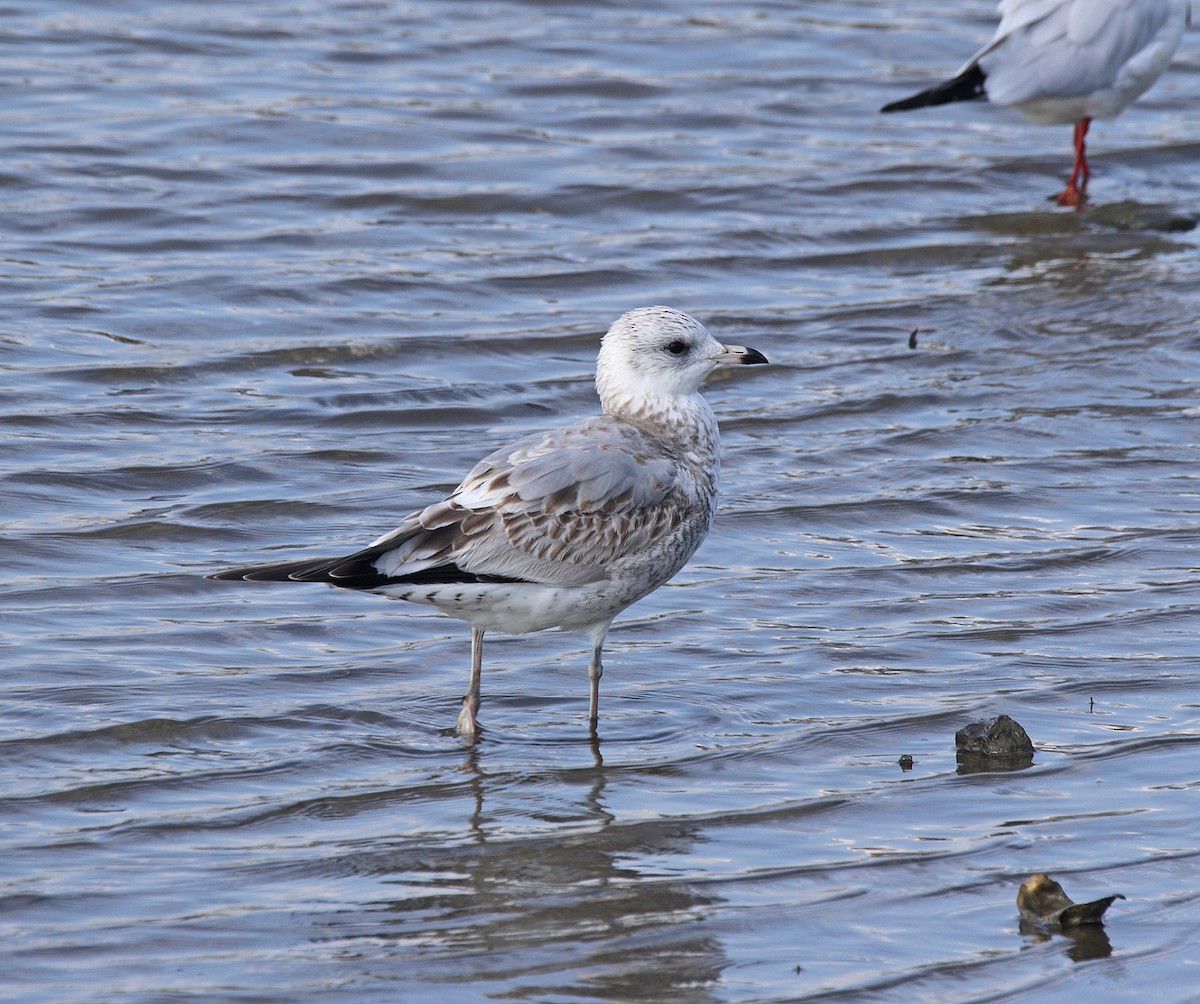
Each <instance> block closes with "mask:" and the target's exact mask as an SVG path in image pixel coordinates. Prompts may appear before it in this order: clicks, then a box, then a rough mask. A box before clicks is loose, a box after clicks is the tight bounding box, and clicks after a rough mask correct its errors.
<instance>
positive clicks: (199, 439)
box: [0, 0, 1200, 1002]
mask: <svg viewBox="0 0 1200 1004" xmlns="http://www.w3.org/2000/svg"><path fill="white" fill-rule="evenodd" d="M991 8H992V5H991V3H990V0H971V2H970V3H964V4H962V5H961V6H960V7H958V8H955V10H954V11H952V12H949V13H948V11H947V8H946V7H945V5H938V4H933V3H930V2H928V0H920V2H917V3H913V4H908V5H899V4H884V3H861V2H860V3H849V2H828V3H810V4H796V3H780V2H768V3H755V4H750V3H743V2H740V0H733V2H731V3H726V4H722V5H720V6H715V5H712V6H708V7H705V6H703V5H701V6H699V7H697V6H696V5H695V4H683V3H676V2H664V3H660V4H655V5H649V6H647V5H636V4H623V3H615V2H614V3H586V4H585V3H575V4H549V3H539V2H534V0H528V2H508V3H486V4H476V3H456V2H451V0H439V2H415V3H407V4H390V3H385V2H365V0H364V2H349V3H321V4H317V3H312V2H310V0H291V2H287V3H283V2H277V3H272V2H255V3H240V2H239V3H233V2H224V3H221V2H215V3H214V2H208V3H204V4H190V3H177V4H158V3H136V2H129V3H123V4H92V3H82V2H80V3H67V2H57V0H50V2H41V3H32V2H21V0H18V2H15V3H10V4H8V5H7V7H6V8H5V11H4V18H3V22H2V24H3V32H4V38H3V45H2V46H0V59H2V60H3V70H4V73H3V77H2V79H3V80H4V81H5V84H4V101H3V102H2V103H0V119H2V120H3V125H4V131H5V136H6V145H7V157H6V161H5V164H4V166H3V168H2V169H0V200H2V202H3V217H2V219H3V231H2V234H3V244H2V245H0V256H2V262H3V269H2V273H0V292H2V295H3V298H4V304H5V310H4V316H3V321H2V322H0V364H2V365H3V374H4V379H3V383H2V385H0V387H2V392H0V422H2V425H3V429H4V436H3V439H2V440H0V443H2V449H0V506H2V508H3V512H4V522H5V526H6V531H5V538H4V554H5V564H6V568H7V576H6V582H5V595H4V602H3V609H4V620H3V629H2V630H3V638H2V648H0V652H2V655H3V666H4V670H5V672H4V675H3V682H2V688H3V713H2V717H0V723H2V726H0V727H2V732H0V791H2V793H3V801H2V803H0V812H2V815H0V819H2V825H0V905H2V910H0V932H2V934H3V938H2V939H0V945H2V947H0V953H2V955H3V960H4V972H5V974H6V980H7V982H8V990H7V991H6V995H5V996H6V998H10V999H14V1000H22V1001H26V1000H27V1001H60V1000H61V1001H67V1000H70V1001H113V1000H122V1001H155V1002H159V1001H169V1000H183V999H188V1000H255V1001H296V1000H317V999H319V1000H322V1001H325V1000H328V1001H342V1000H345V1001H394V1000H403V1001H435V1000H436V1001H444V1000H449V999H453V1000H479V999H485V998H487V999H491V998H502V999H514V1000H536V1001H579V1000H596V1001H623V1002H631V1001H661V1000H672V1001H691V1002H709V1001H712V1002H717V1001H784V1000H788V1001H792V1000H819V999H827V998H829V999H831V998H833V997H836V998H837V999H838V1000H868V999H869V1000H896V1001H910V1000H916V999H921V1000H939V1001H966V1000H983V999H987V1000H1013V1001H1016V1000H1020V1001H1031V1000H1046V1001H1049V1000H1062V999H1064V996H1065V995H1067V994H1087V995H1090V997H1091V998H1092V999H1096V1000H1115V999H1122V1000H1133V999H1142V998H1143V997H1144V995H1145V993H1146V992H1147V990H1146V988H1147V987H1152V988H1153V992H1154V994H1155V995H1156V997H1157V998H1159V999H1163V1000H1176V1001H1178V1000H1200V996H1197V991H1196V989H1195V988H1196V987H1197V986H1198V985H1200V971H1198V969H1197V963H1196V961H1195V944H1196V941H1197V937H1198V936H1200V867H1198V866H1200V822H1198V821H1197V819H1198V815H1200V814H1198V813H1197V801H1196V798H1197V788H1198V787H1200V767H1198V764H1200V760H1198V753H1200V707H1198V694H1197V687H1196V683H1197V675H1198V673H1197V671H1198V669H1200V656H1198V652H1197V647H1198V646H1197V637H1198V633H1200V594H1198V586H1200V529H1198V527H1200V516H1198V513H1200V475H1198V474H1197V471H1198V469H1200V464H1198V462H1200V456H1198V453H1200V451H1198V449H1197V445H1196V443H1197V428H1198V424H1197V423H1198V421H1200V402H1198V401H1197V393H1196V391H1197V382H1196V373H1197V371H1198V369H1200V336H1198V334H1197V327H1196V319H1197V316H1198V313H1200V311H1198V307H1200V265H1198V258H1197V253H1196V252H1197V246H1198V244H1200V238H1198V237H1197V234H1196V233H1195V232H1193V231H1191V230H1190V229H1188V228H1189V227H1190V225H1191V223H1192V222H1193V221H1194V218H1195V215H1196V214H1197V212H1200V185H1198V184H1197V180H1196V171H1195V161H1196V155H1197V151H1200V127H1198V126H1197V123H1196V119H1195V114H1194V106H1195V101H1194V95H1195V91H1196V88H1197V86H1198V83H1197V65H1198V64H1197V57H1196V49H1195V42H1194V36H1189V37H1186V38H1185V41H1184V45H1183V47H1182V49H1181V53H1180V55H1179V56H1178V58H1177V60H1176V64H1175V66H1174V67H1173V68H1172V70H1171V71H1170V73H1169V74H1168V75H1167V77H1165V78H1164V80H1163V81H1162V82H1160V84H1159V85H1158V86H1157V87H1156V88H1155V89H1154V90H1153V91H1151V92H1150V93H1149V94H1148V95H1147V96H1146V97H1145V98H1144V99H1143V100H1142V101H1141V102H1139V103H1138V104H1137V105H1136V106H1135V107H1134V108H1133V109H1132V110H1131V111H1130V112H1128V113H1127V114H1126V115H1125V116H1124V117H1122V118H1121V119H1120V120H1118V121H1117V122H1116V123H1111V124H1099V125H1098V126H1097V128H1096V129H1094V134H1095V135H1094V139H1093V158H1094V165H1093V166H1094V174H1093V180H1092V195H1093V200H1094V201H1093V205H1092V207H1091V208H1090V209H1089V210H1087V211H1086V212H1084V213H1082V214H1075V213H1072V212H1069V211H1062V210H1058V209H1054V208H1051V207H1050V206H1049V204H1048V203H1047V202H1046V201H1045V198H1046V196H1048V195H1050V194H1051V193H1052V192H1054V191H1057V189H1058V187H1060V186H1061V180H1062V176H1063V175H1064V174H1065V172H1066V170H1067V168H1068V166H1069V163H1068V162H1069V139H1070V137H1069V130H1068V129H1066V128H1062V129H1052V128H1044V127H1036V126H1032V125H1030V124H1028V123H1026V122H1024V121H1023V120H1021V119H1020V118H1018V117H1016V116H1014V115H1009V114H1008V113H1005V112H1002V111H998V110H996V109H989V108H986V107H982V106H977V107H961V106H960V107H957V108H945V109H935V110H930V111H927V112H923V113H913V114H911V115H906V116H886V117H882V116H879V115H877V114H876V109H877V108H878V107H879V106H880V105H881V104H883V103H884V102H885V101H887V100H890V99H893V98H895V97H897V96H900V95H902V94H904V93H907V92H908V91H909V90H912V89H915V87H916V86H918V85H920V84H922V83H925V82H928V81H929V80H930V79H932V78H934V77H935V76H937V75H938V74H939V73H942V72H943V71H946V70H950V69H952V68H954V67H955V66H957V65H958V64H959V63H960V62H961V61H962V59H963V58H964V57H965V56H966V55H967V54H968V53H969V52H970V51H972V49H973V48H974V47H975V46H976V45H977V44H978V43H979V42H980V41H982V40H984V39H985V38H986V37H987V36H988V34H989V33H990V31H991V27H992V24H993V11H992V9H991ZM660 302H661V303H669V304H671V305H673V306H677V307H679V308H681V309H684V310H687V311H689V312H691V313H694V314H696V315H697V316H699V317H700V318H701V319H702V320H704V321H705V323H706V324H708V326H709V327H710V328H711V330H712V331H713V332H714V334H716V335H717V337H718V338H722V339H724V340H727V341H736V342H741V343H746V344H750V345H754V346H756V347H757V348H759V349H761V350H762V351H763V352H765V353H766V354H767V355H768V356H769V357H770V358H771V360H772V362H773V363H774V365H773V366H772V367H770V368H769V369H765V370H760V369H757V368H756V369H755V371H753V372H751V371H746V372H739V373H737V374H736V375H734V376H733V377H731V378H728V379H722V380H718V381H717V382H716V383H715V384H714V385H713V386H712V388H711V391H710V398H711V400H712V401H713V403H714V406H715V408H716V410H717V412H718V414H719V415H720V416H721V418H722V424H723V430H724V439H725V447H726V460H725V472H724V477H723V481H724V490H725V494H724V496H723V499H722V509H721V512H720V515H719V517H718V522H717V525H716V527H715V528H714V531H713V534H712V535H711V537H710V538H709V540H708V542H707V543H706V544H705V546H704V547H703V548H702V550H701V551H700V553H699V555H698V556H697V559H696V560H695V561H694V562H693V564H692V565H691V566H690V567H689V568H688V569H686V570H685V571H684V572H683V573H682V574H681V575H680V576H679V577H678V578H677V579H676V580H675V581H674V582H673V583H672V584H670V585H669V586H668V587H666V588H664V589H662V590H660V591H659V592H657V593H655V594H654V595H652V596H651V597H649V598H648V599H646V600H645V601H643V602H641V603H640V604H638V605H637V606H635V607H634V608H632V609H631V610H630V611H628V612H627V613H626V614H625V615H624V616H623V617H622V618H620V619H618V621H617V624H616V626H615V628H614V630H613V632H612V634H611V635H610V642H609V646H608V658H607V660H606V664H607V673H606V675H605V678H604V686H603V689H602V699H601V727H600V737H599V740H598V741H597V742H595V743H592V742H589V741H588V739H587V731H586V729H585V727H584V724H583V722H584V718H585V715H586V700H587V686H586V677H585V667H586V661H587V660H586V646H587V642H586V639H583V638H581V637H578V636H574V635H569V634H561V633H547V634H542V635H534V636H527V637H523V638H517V639H510V640H497V641H496V642H494V643H492V644H491V645H490V648H489V652H488V666H487V669H486V672H485V677H484V705H483V718H482V720H483V722H484V725H485V728H486V733H485V737H484V739H483V741H481V742H480V743H479V744H478V745H477V746H475V747H467V746H465V745H464V744H463V743H462V742H461V741H460V740H458V739H457V738H455V737H454V736H453V735H451V734H449V733H448V732H447V731H446V729H447V727H448V726H449V725H451V724H452V722H453V720H454V716H455V714H456V712H457V704H458V699H459V697H460V695H461V694H462V692H463V689H464V687H465V683H466V675H467V660H468V642H467V632H466V630H465V628H464V627H463V626H462V625H461V624H458V623H456V622H453V621H449V620H446V619H444V618H441V617H439V616H436V615H433V614H431V613H430V612H429V611H426V610H424V609H421V608H413V607H409V606H407V605H402V604H398V603H391V602H387V601H384V600H381V599H378V598H375V597H370V596H362V595H355V594H348V593H347V594H343V593H341V592H335V591H331V590H324V589H320V588H317V587H299V586H297V587H294V588H291V587H271V586H260V587H253V586H250V585H240V584H237V585H232V584H230V583H224V582H211V581H207V580H205V579H204V578H203V576H204V574H205V573H207V572H210V571H213V570H215V569H219V568H221V567H226V566H228V565H230V564H239V563H247V562H253V561H265V560H270V559H272V558H274V557H277V556H280V555H288V556H300V555H310V554H312V555H319V554H328V553H336V552H337V551H338V550H340V549H343V548H350V547H354V546H355V545H357V544H359V543H362V542H365V541H367V540H369V539H371V538H372V537H374V536H375V535H377V534H378V533H380V532H382V531H384V530H387V529H390V528H391V527H392V526H393V525H394V524H395V523H396V522H397V521H398V519H399V518H400V517H401V516H402V515H404V514H405V513H407V512H408V511H410V510H411V509H412V508H414V507H415V506H417V505H420V504H423V503H424V502H425V501H428V500H429V499H431V498H433V497H436V495H437V493H438V492H440V491H443V490H445V489H447V488H449V487H452V485H453V484H454V482H456V481H457V479H458V477H459V476H460V475H461V474H462V473H463V472H465V470H466V469H467V468H468V467H469V466H470V464H471V463H472V462H473V461H474V460H475V459H476V458H477V457H478V456H480V455H481V454H482V453H483V452H484V451H486V450H488V449H490V448H492V447H493V446H496V445H499V444H501V443H503V442H504V441H506V440H508V439H511V438H513V437H515V436H516V435H517V434H519V433H522V432H526V431H531V430H534V429H538V428H542V427H545V426H548V425H551V424H554V423H558V422H566V421H569V420H573V419H574V418H577V417H579V416H582V415H585V414H588V413H589V412H591V411H592V410H593V409H594V407H595V404H594V394H593V391H592V388H591V385H590V376H591V369H592V362H593V359H594V354H595V349H596V345H597V339H598V337H599V334H600V333H601V332H602V331H603V330H604V328H605V327H607V325H608V324H609V323H610V322H611V320H612V319H613V318H615V317H616V316H617V315H618V314H619V313H621V312H622V311H624V310H626V309H628V308H630V307H633V306H637V305H642V304H647V303H660ZM913 329H918V330H917V332H916V335H915V338H914V341H915V347H910V345H909V337H910V332H911V331H913ZM1002 711H1003V712H1007V713H1008V714H1011V715H1012V716H1014V717H1015V718H1017V719H1018V720H1019V721H1020V722H1021V723H1022V724H1023V725H1024V726H1025V727H1026V728H1027V729H1028V731H1029V733H1030V735H1031V736H1032V738H1033V740H1034V743H1035V745H1036V747H1037V754H1036V758H1035V763H1034V765H1033V766H1032V767H1031V768H1028V769H1026V770H1023V771H1016V772H983V773H974V774H967V773H959V772H958V771H957V769H956V763H955V758H954V749H953V737H954V732H955V731H956V730H957V729H958V728H960V727H961V726H962V725H964V724H966V723H967V722H969V721H971V720H973V719H976V718H980V717H986V716H990V715H994V714H997V713H999V712H1002ZM903 753H908V754H911V755H912V756H913V757H914V759H915V765H914V767H913V769H912V770H909V771H904V770H902V769H901V768H900V767H899V766H898V764H897V759H898V758H899V756H900V755H901V754H903ZM1038 871H1048V872H1050V873H1052V874H1053V875H1055V876H1056V877H1057V878H1059V879H1060V880H1061V881H1062V882H1063V884H1064V885H1065V886H1066V888H1067V891H1068V892H1069V893H1072V894H1073V895H1075V897H1076V898H1079V899H1089V898H1093V897H1094V896H1100V895H1103V894H1106V893H1109V892H1118V891H1119V892H1123V893H1125V895H1126V896H1127V897H1128V898H1127V899H1126V900H1125V901H1124V902H1120V901H1118V902H1117V903H1116V904H1115V905H1114V907H1113V908H1112V910H1111V911H1110V913H1109V921H1108V924H1107V927H1106V928H1105V929H1104V930H1103V931H1096V932H1091V933H1090V935H1088V936H1080V937H1073V938H1069V937H1064V936H1062V935H1054V936H1049V937H1047V936H1038V935H1032V934H1023V933H1021V931H1020V930H1019V929H1018V924H1017V917H1016V910H1015V906H1014V897H1015V893H1016V888H1017V885H1018V884H1019V882H1020V881H1021V879H1023V878H1024V877H1025V876H1027V875H1029V874H1031V873H1033V872H1038Z"/></svg>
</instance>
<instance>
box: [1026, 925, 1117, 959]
mask: <svg viewBox="0 0 1200 1004" xmlns="http://www.w3.org/2000/svg"><path fill="white" fill-rule="evenodd" d="M1018 926H1019V930H1020V932H1021V934H1022V935H1023V936H1025V937H1027V938H1030V939H1031V941H1032V944H1029V945H1026V946H1025V947H1027V948H1029V947H1032V945H1033V944H1042V943H1043V942H1046V941H1052V940H1054V938H1056V937H1058V938H1063V939H1065V941H1066V945H1065V946H1064V947H1065V949H1066V956H1067V958H1068V959H1070V960H1071V961H1072V962H1086V961H1088V960H1089V959H1107V958H1108V957H1109V956H1110V955H1112V953H1113V947H1112V942H1111V941H1109V939H1108V932H1107V931H1106V930H1105V929H1104V925H1103V924H1084V925H1082V926H1080V927H1067V928H1063V929H1062V930H1060V931H1047V930H1044V929H1043V928H1041V927H1039V926H1038V925H1037V924H1035V923H1033V922H1031V921H1028V920H1022V921H1021V922H1020V924H1019V925H1018Z"/></svg>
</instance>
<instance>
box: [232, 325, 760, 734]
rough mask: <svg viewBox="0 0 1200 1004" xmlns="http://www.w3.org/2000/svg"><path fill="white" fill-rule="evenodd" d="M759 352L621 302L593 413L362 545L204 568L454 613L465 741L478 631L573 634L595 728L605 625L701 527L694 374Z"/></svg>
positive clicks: (675, 563) (712, 468) (710, 481)
mask: <svg viewBox="0 0 1200 1004" xmlns="http://www.w3.org/2000/svg"><path fill="white" fill-rule="evenodd" d="M766 361H767V360H766V357H765V356H763V354H762V353H761V352H758V351H757V350H755V349H749V348H744V347H743V346H741V345H722V344H721V343H720V342H718V341H717V340H716V339H715V338H713V337H712V335H710V334H709V333H708V332H707V331H706V330H705V329H704V326H703V325H701V324H700V323H699V322H698V321H696V320H695V319H694V318H692V317H689V316H688V315H687V314H684V313H681V312H680V311H678V310H672V309H671V308H669V307H642V308H639V309H637V310H631V311H629V312H628V313H627V314H624V315H622V316H621V317H620V318H618V319H617V321H616V323H615V324H613V326H612V327H611V328H609V330H608V333H607V334H606V335H605V336H604V338H603V340H602V341H601V344H600V354H599V356H598V357H597V359H596V390H597V392H598V393H599V395H600V405H601V408H602V411H603V414H600V415H597V416H595V417H593V418H586V419H584V420H583V421H580V422H576V423H575V424H574V425H568V426H566V427H564V428H561V429H554V430H552V431H550V432H545V433H535V434H533V435H531V436H525V437H524V438H522V439H519V440H517V441H516V442H515V443H513V444H512V445H511V446H506V447H504V448H502V449H499V450H496V451H495V452H493V453H490V454H488V455H487V456H486V457H484V458H483V459H482V460H481V461H479V463H477V464H476V465H475V467H474V468H473V469H472V470H471V472H470V473H469V474H468V475H467V476H466V478H465V479H463V482H462V484H460V485H459V486H458V487H457V488H456V489H454V491H453V492H451V494H450V496H449V497H448V498H446V499H444V500H442V501H440V502H434V503H433V504H432V505H429V506H426V507H425V508H424V509H421V510H420V511H418V512H415V513H413V514H412V515H411V516H408V517H407V518H406V519H405V520H404V522H403V523H401V525H400V526H399V527H398V528H397V529H395V530H393V531H392V532H391V533H389V534H386V535H384V536H383V537H380V538H379V539H378V540H377V541H375V542H374V543H373V544H371V545H370V546H368V547H367V548H365V549H364V550H361V551H356V552H355V553H353V554H350V555H348V556H346V557H342V558H334V559H332V560H329V559H322V560H315V561H314V560H308V561H290V562H284V563H282V564H273V565H258V566H253V567H248V568H235V569H232V570H230V571H227V572H219V573H217V574H216V575H213V576H211V578H214V579H246V580H250V581H268V582H278V581H288V580H291V581H298V582H325V583H328V584H330V585H333V586H343V587H345V588H349V589H362V590H366V591H368V592H374V593H382V594H384V595H385V596H391V597H395V598H397V599H402V600H412V601H414V602H416V603H426V604H429V605H430V606H433V607H436V608H437V609H438V610H440V611H442V613H445V614H449V615H450V616H451V617H457V618H459V619H460V620H464V621H466V622H467V623H468V624H470V625H471V683H470V686H469V687H468V689H467V693H466V695H465V696H464V697H463V700H462V710H461V711H460V712H459V715H458V723H457V729H458V731H459V733H461V734H462V735H464V736H473V735H474V734H475V733H476V730H477V720H476V715H477V713H478V710H479V682H480V673H481V669H482V664H483V636H484V632H486V631H489V630H493V629H494V630H497V631H502V632H504V633H507V634H525V633H527V632H530V631H541V630H543V629H545V628H551V627H561V628H568V629H576V630H582V631H586V632H587V633H588V635H589V636H590V637H591V641H592V657H591V662H590V663H589V665H588V680H589V682H590V694H591V700H590V703H589V708H588V723H589V725H590V727H591V729H592V731H593V732H595V730H596V721H597V716H598V710H599V686H600V674H601V672H602V667H601V662H600V656H601V649H602V648H603V645H604V637H605V635H606V634H607V633H608V628H609V625H611V624H612V621H613V618H614V617H615V616H616V615H617V614H618V613H620V612H621V611H622V610H624V609H625V608H626V607H627V606H629V605H630V604H631V603H633V602H634V601H636V600H639V599H641V598H642V597H643V596H646V595H647V594H648V593H651V592H653V591H654V590H655V589H657V588H658V587H659V586H661V585H662V584H663V583H664V582H666V581H667V580H668V579H669V578H671V576H673V575H674V574H675V573H676V572H678V571H679V570H680V569H681V568H682V567H683V566H684V565H685V564H686V563H687V560H688V559H689V558H690V557H691V556H692V554H694V553H695V551H696V548H697V547H699V546H700V542H701V541H702V540H703V539H704V537H705V535H706V534H707V533H708V528H709V526H710V525H711V524H712V519H713V512H714V510H715V509H716V503H717V475H718V471H719V469H720V451H721V446H720V439H719V436H718V432H717V420H716V416H714V415H713V413H712V409H711V408H710V407H709V406H708V402H707V401H705V400H704V398H703V397H702V396H701V394H700V385H701V384H702V383H703V382H704V380H705V378H706V377H707V376H708V375H709V374H710V373H712V371H713V370H715V369H717V368H718V367H721V366H727V365H731V364H753V363H765V362H766Z"/></svg>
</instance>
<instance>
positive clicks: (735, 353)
mask: <svg viewBox="0 0 1200 1004" xmlns="http://www.w3.org/2000/svg"><path fill="white" fill-rule="evenodd" d="M723 348H724V351H723V352H722V353H721V354H720V355H718V356H717V365H718V366H734V365H742V366H757V365H760V364H763V363H765V362H766V361H767V357H766V356H764V355H763V354H762V353H761V352H759V351H758V349H750V348H747V347H746V346H745V345H725V346H723Z"/></svg>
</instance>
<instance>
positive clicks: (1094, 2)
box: [881, 0, 1190, 206]
mask: <svg viewBox="0 0 1200 1004" xmlns="http://www.w3.org/2000/svg"><path fill="white" fill-rule="evenodd" d="M1189 16H1190V11H1189V8H1188V3H1187V0H1000V24H999V26H998V27H997V28H996V34H995V35H994V36H992V40H991V41H990V42H988V44H987V45H985V46H984V47H983V48H982V49H980V50H979V51H978V52H977V53H975V55H974V56H972V57H971V58H970V59H969V60H968V61H967V64H966V65H965V66H964V67H963V68H962V69H961V70H959V71H958V73H956V74H955V75H954V76H953V77H952V78H951V79H949V80H947V81H944V82H943V83H940V84H936V85H934V86H933V87H930V88H927V89H926V90H923V91H921V92H920V93H919V94H914V95H912V96H911V97H908V98H904V99H902V100H900V101H893V102H892V103H891V104H889V105H884V107H883V108H882V109H881V110H882V111H885V112H899V111H907V110H908V109H910V108H923V107H925V106H927V105H941V104H946V103H947V102H950V101H965V100H971V99H973V98H983V97H986V98H987V99H988V100H989V101H990V102H992V104H996V105H1011V106H1012V107H1013V108H1016V109H1017V111H1019V112H1021V113H1023V114H1024V115H1025V116H1027V117H1028V118H1031V119H1033V121H1034V122H1040V123H1043V124H1045V125H1057V124H1066V123H1072V122H1073V123H1074V124H1075V164H1074V167H1073V168H1072V170H1071V176H1070V178H1069V180H1068V181H1067V187H1066V188H1064V189H1063V190H1062V192H1060V193H1059V195H1058V203H1059V205H1062V206H1079V205H1081V204H1082V203H1083V201H1084V198H1085V193H1086V191H1087V183H1088V174H1089V171H1088V163H1087V146H1086V137H1087V131H1088V126H1089V125H1091V122H1092V119H1093V118H1100V119H1111V118H1116V116H1118V115H1119V114H1121V112H1122V111H1124V110H1125V108H1127V107H1128V106H1129V105H1130V104H1131V103H1132V102H1133V101H1134V100H1136V99H1137V98H1138V97H1139V96H1140V95H1141V94H1142V93H1143V92H1144V91H1145V90H1146V89H1147V88H1149V87H1150V85H1151V84H1153V83H1154V82H1155V81H1156V80H1157V79H1158V78H1159V77H1160V76H1162V73H1163V71H1164V70H1165V69H1166V68H1167V64H1168V63H1169V62H1170V61H1171V56H1172V55H1174V53H1175V49H1176V47H1177V46H1178V45H1179V40H1180V38H1181V37H1182V36H1183V31H1184V29H1185V28H1186V27H1187V25H1188V20H1189Z"/></svg>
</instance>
